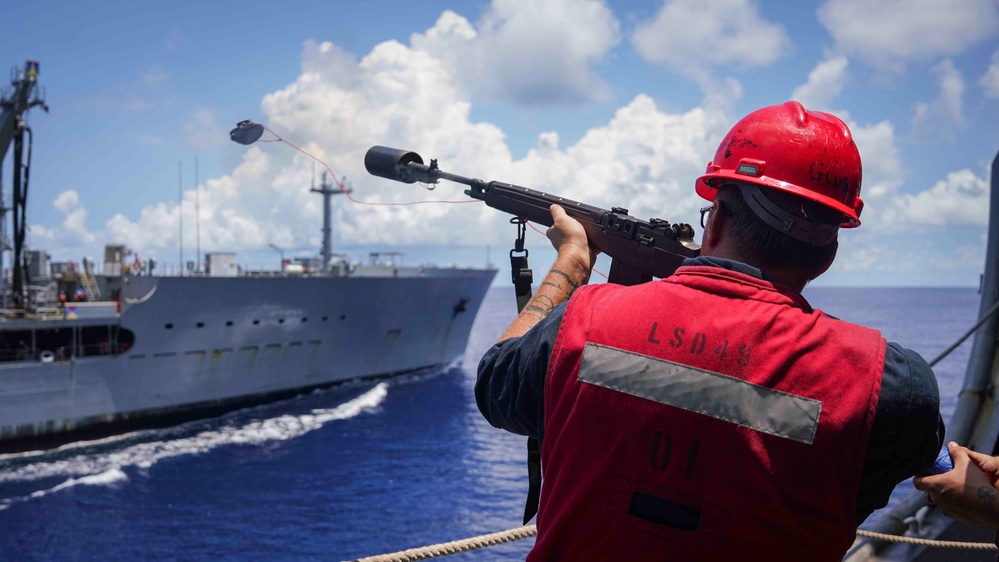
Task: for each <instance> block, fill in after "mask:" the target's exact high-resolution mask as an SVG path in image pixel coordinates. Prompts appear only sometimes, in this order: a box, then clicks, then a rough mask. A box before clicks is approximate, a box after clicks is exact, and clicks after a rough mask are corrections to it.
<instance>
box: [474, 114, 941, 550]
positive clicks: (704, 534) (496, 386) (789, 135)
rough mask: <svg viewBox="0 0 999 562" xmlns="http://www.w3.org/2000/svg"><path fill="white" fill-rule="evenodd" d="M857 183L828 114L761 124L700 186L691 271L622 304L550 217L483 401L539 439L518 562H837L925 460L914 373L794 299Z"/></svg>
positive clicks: (509, 426) (490, 360)
mask: <svg viewBox="0 0 999 562" xmlns="http://www.w3.org/2000/svg"><path fill="white" fill-rule="evenodd" d="M861 175H862V174H861V161H860V154H859V151H858V149H857V147H856V145H855V143H854V141H853V138H852V136H851V133H850V130H849V128H848V127H847V126H846V124H845V123H843V121H841V120H840V119H838V118H836V117H835V116H833V115H830V114H827V113H821V112H816V111H808V110H806V109H805V108H804V107H802V106H801V104H799V103H797V102H787V103H784V104H782V105H776V106H771V107H765V108H763V109H759V110H757V111H754V112H752V113H750V114H749V115H747V116H746V117H744V118H743V119H742V120H740V121H739V122H738V123H737V124H736V125H735V126H734V127H733V128H732V130H731V131H730V132H729V133H728V135H727V136H726V137H725V138H724V140H723V141H722V142H721V144H720V146H719V147H718V150H717V152H716V154H715V158H714V160H713V161H712V162H710V163H709V164H708V167H707V171H706V172H705V174H704V175H702V176H701V177H700V178H698V180H697V182H696V192H697V193H698V195H700V196H701V197H703V198H704V199H706V200H708V201H709V202H711V204H710V205H708V206H707V207H705V208H704V209H702V211H701V226H702V227H703V228H704V229H705V230H704V234H703V238H702V246H701V254H700V256H698V257H696V258H692V259H688V260H685V261H684V262H683V264H682V266H681V267H680V268H679V269H678V270H677V272H676V274H674V275H673V276H671V277H669V278H666V279H662V280H658V281H653V282H649V283H644V284H641V285H636V286H633V287H624V286H619V285H613V284H602V285H586V283H587V282H588V280H589V277H590V272H591V270H592V267H593V263H594V260H595V257H596V251H595V250H594V249H593V247H591V246H589V245H588V242H587V239H586V233H585V231H584V230H583V228H582V226H581V225H580V224H579V223H578V222H576V221H575V220H574V219H572V218H570V217H568V216H567V215H566V214H565V211H564V210H563V209H562V208H560V207H559V206H557V205H553V206H552V209H551V212H552V216H553V218H554V225H553V226H552V227H551V228H550V229H549V230H548V232H547V235H548V238H549V239H550V240H551V242H552V245H553V246H554V247H555V248H556V250H557V251H558V256H557V258H556V260H555V263H554V265H553V266H552V268H551V270H550V271H549V272H548V274H547V275H546V277H545V279H544V281H543V282H542V284H541V286H540V287H539V289H538V291H537V292H536V293H535V294H534V296H533V297H532V300H531V301H530V302H529V303H528V304H527V306H525V307H524V309H523V311H522V312H521V314H520V315H519V316H518V317H517V318H516V319H515V320H514V321H513V323H512V324H511V325H510V326H509V328H508V329H507V330H506V332H504V333H503V335H502V336H501V337H500V340H499V342H498V343H497V344H496V345H495V346H493V347H492V348H491V349H490V350H489V351H487V353H486V354H485V356H484V357H483V358H482V360H481V362H480V364H479V369H478V380H477V383H476V388H475V394H476V401H477V403H478V406H479V409H480V410H481V412H482V413H483V415H484V416H485V417H486V419H487V420H488V421H489V422H490V423H491V424H492V425H494V426H496V427H499V428H502V429H506V430H508V431H511V432H514V433H517V434H521V435H527V436H531V437H534V438H537V439H539V440H540V441H541V466H542V473H543V484H542V488H541V500H540V507H539V510H538V518H537V526H538V537H537V541H536V543H535V547H534V549H533V550H532V552H531V553H530V555H529V556H528V560H532V561H535V560H735V559H742V558H745V557H746V556H747V555H751V558H756V557H758V556H762V555H766V556H767V557H768V559H779V560H829V561H833V560H840V559H841V558H842V556H843V554H844V553H845V552H846V551H847V549H848V548H849V547H850V545H851V544H852V543H853V540H854V537H855V535H856V529H857V526H858V525H859V524H860V523H861V522H863V521H864V519H865V518H867V516H868V515H870V513H871V512H872V511H874V510H875V509H877V508H879V507H882V506H884V505H885V504H886V503H887V501H888V498H889V495H890V493H891V491H892V489H893V488H894V486H895V484H897V483H898V482H901V481H902V480H905V479H907V478H909V477H911V476H912V475H914V474H916V473H917V472H919V471H920V470H922V469H923V468H924V467H926V466H929V465H930V464H931V463H932V462H933V460H934V457H935V456H936V453H937V451H938V450H939V449H940V445H941V442H942V438H943V431H944V428H943V422H942V420H941V418H940V414H939V394H938V390H937V384H936V380H935V378H934V376H933V373H932V371H931V370H930V368H929V366H928V365H927V364H926V362H925V361H924V360H923V359H922V358H921V357H920V356H919V355H918V354H916V353H915V352H913V351H911V350H908V349H905V348H903V347H901V346H899V345H898V344H895V343H888V342H886V340H885V339H884V337H883V336H882V335H881V333H880V332H878V331H876V330H873V329H870V328H866V327H862V326H857V325H854V324H850V323H847V322H844V321H841V320H837V319H835V318H832V317H830V316H827V315H825V314H824V313H822V312H821V311H818V310H815V309H814V308H812V306H811V305H810V304H809V303H808V302H807V301H806V300H805V299H804V298H803V297H802V295H801V291H802V289H803V288H804V287H805V285H806V284H807V283H808V282H809V281H811V280H813V279H815V278H816V277H818V276H819V275H821V274H822V273H824V272H825V271H826V270H827V269H828V268H829V267H830V266H831V265H832V263H833V260H834V258H835V256H836V251H837V248H838V234H839V231H840V229H841V228H852V227H856V226H859V225H860V213H861V210H862V209H863V202H862V201H861V199H860V185H861ZM570 296H571V298H570Z"/></svg>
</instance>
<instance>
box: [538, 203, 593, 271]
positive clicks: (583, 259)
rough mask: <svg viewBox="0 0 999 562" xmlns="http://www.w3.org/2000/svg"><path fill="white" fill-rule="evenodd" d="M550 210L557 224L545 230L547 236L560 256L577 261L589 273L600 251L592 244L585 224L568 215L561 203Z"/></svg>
mask: <svg viewBox="0 0 999 562" xmlns="http://www.w3.org/2000/svg"><path fill="white" fill-rule="evenodd" d="M550 210H551V212H552V219H553V220H554V221H555V224H553V225H552V226H551V227H550V228H549V229H548V231H547V232H545V236H547V237H548V240H550V241H551V243H552V246H554V247H555V250H556V251H558V254H559V256H565V257H568V258H571V259H573V260H575V261H577V262H578V263H579V265H580V266H581V267H583V268H584V269H585V270H586V272H587V274H589V272H590V271H592V270H593V266H594V264H596V261H597V254H599V253H600V251H599V250H597V249H595V248H594V247H593V246H591V245H590V243H589V241H588V240H587V238H586V231H585V230H584V229H583V225H582V224H580V222H579V221H577V220H576V219H574V218H572V217H570V216H569V215H567V214H566V212H565V209H563V208H562V207H560V206H559V205H552V206H551V208H550Z"/></svg>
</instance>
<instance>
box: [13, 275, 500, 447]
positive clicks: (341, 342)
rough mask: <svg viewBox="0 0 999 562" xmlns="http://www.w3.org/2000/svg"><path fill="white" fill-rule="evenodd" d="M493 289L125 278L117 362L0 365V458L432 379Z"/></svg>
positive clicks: (447, 278)
mask: <svg viewBox="0 0 999 562" xmlns="http://www.w3.org/2000/svg"><path fill="white" fill-rule="evenodd" d="M494 275H495V271H492V270H446V269H442V270H426V271H425V272H424V273H423V275H422V276H420V277H342V278H334V277H315V278H281V277H276V278H259V279H254V278H245V277H239V278H204V277H201V278H191V277H188V278H184V277H163V278H155V277H132V278H128V279H127V282H126V283H125V284H124V286H123V295H122V297H123V298H122V300H123V302H124V303H126V304H124V305H123V308H122V311H121V314H120V318H119V319H118V323H119V324H120V328H121V329H122V330H123V331H128V332H131V333H132V334H133V335H134V342H133V343H131V344H130V346H129V348H128V349H127V350H126V351H124V352H122V353H119V354H116V355H102V356H93V357H70V358H67V359H66V360H57V361H50V362H43V361H17V362H9V363H3V364H0V450H2V451H12V450H26V449H37V448H43V447H47V446H51V445H53V444H56V443H58V442H64V441H69V440H73V439H76V438H80V437H83V436H91V435H101V434H109V433H117V432H121V431H126V430H131V429H136V428H140V427H148V426H151V425H163V424H164V423H171V422H175V421H179V420H182V419H190V418H193V417H202V416H205V415H210V414H212V413H218V412H223V411H226V410H229V409H233V408H237V407H240V406H243V405H247V404H252V403H260V402H265V401H269V400H273V399H278V398H281V397H286V396H291V395H294V394H295V393H298V392H302V391H305V390H308V389H311V388H317V387H323V386H329V385H332V384H337V383H340V382H343V381H350V380H358V379H367V378H375V377H384V376H390V375H397V374H401V373H408V372H413V371H421V370H429V369H437V368H441V367H443V366H446V365H449V364H452V363H455V362H457V361H459V360H460V358H461V356H462V354H463V353H464V350H465V346H466V343H467V341H468V334H469V332H470V330H471V327H472V322H473V321H474V319H475V315H476V312H477V311H478V308H479V305H480V304H481V302H482V299H483V298H484V296H485V293H486V291H487V290H488V287H489V284H490V283H491V282H492V279H493V277H494Z"/></svg>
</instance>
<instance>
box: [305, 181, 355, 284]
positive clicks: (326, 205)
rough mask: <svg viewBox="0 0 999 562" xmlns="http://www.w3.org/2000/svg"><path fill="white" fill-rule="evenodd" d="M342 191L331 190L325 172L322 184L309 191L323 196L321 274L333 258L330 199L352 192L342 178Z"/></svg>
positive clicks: (327, 269)
mask: <svg viewBox="0 0 999 562" xmlns="http://www.w3.org/2000/svg"><path fill="white" fill-rule="evenodd" d="M343 186H344V187H343V189H342V190H341V189H333V184H331V183H330V182H329V179H328V178H327V175H326V172H323V179H322V182H321V183H320V184H319V187H316V186H314V185H313V186H312V187H311V188H309V191H312V192H314V193H319V194H321V195H322V196H323V251H322V256H323V272H324V273H325V272H327V271H329V270H330V259H331V258H332V256H333V226H332V224H333V217H332V214H333V213H332V207H331V204H332V202H331V200H330V197H332V196H333V195H346V194H347V193H353V192H354V190H353V189H351V188H350V186H348V185H347V178H346V176H344V178H343Z"/></svg>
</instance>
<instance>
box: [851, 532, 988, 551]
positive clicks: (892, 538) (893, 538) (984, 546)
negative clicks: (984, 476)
mask: <svg viewBox="0 0 999 562" xmlns="http://www.w3.org/2000/svg"><path fill="white" fill-rule="evenodd" d="M857 535H859V536H861V537H867V538H870V539H878V540H882V541H889V542H901V543H906V544H918V545H922V546H931V547H936V548H967V549H972V550H996V545H994V544H992V543H988V542H961V541H938V540H932V539H919V538H916V537H903V536H899V535H886V534H884V533H875V532H873V531H864V530H858V531H857Z"/></svg>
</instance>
